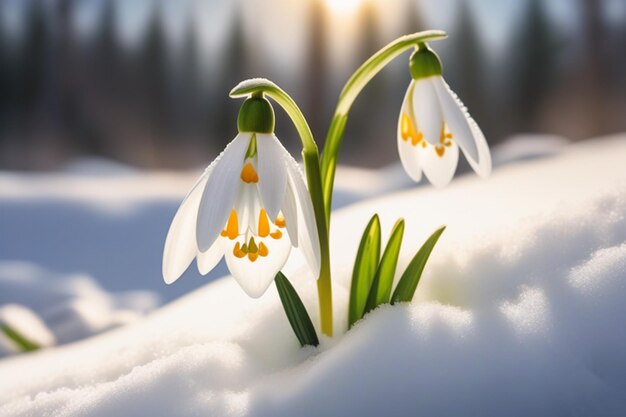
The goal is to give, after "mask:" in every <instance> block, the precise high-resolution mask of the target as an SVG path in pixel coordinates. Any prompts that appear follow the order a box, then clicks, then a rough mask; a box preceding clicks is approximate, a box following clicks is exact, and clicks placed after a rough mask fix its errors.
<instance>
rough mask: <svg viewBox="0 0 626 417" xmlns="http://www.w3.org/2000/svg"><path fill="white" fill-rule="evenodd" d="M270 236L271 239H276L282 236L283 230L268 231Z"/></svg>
mask: <svg viewBox="0 0 626 417" xmlns="http://www.w3.org/2000/svg"><path fill="white" fill-rule="evenodd" d="M270 236H271V237H272V239H277V240H278V239H280V238H281V237H283V232H281V231H280V230H276V231H275V232H274V233H270Z"/></svg>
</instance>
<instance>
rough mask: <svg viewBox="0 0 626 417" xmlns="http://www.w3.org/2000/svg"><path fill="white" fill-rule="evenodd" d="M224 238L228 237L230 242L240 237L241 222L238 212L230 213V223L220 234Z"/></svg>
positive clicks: (232, 211)
mask: <svg viewBox="0 0 626 417" xmlns="http://www.w3.org/2000/svg"><path fill="white" fill-rule="evenodd" d="M220 234H221V235H222V236H224V237H228V238H229V239H230V240H233V239H235V238H236V237H237V236H239V220H237V212H236V211H235V210H231V211H230V216H228V223H226V229H225V230H222V233H220Z"/></svg>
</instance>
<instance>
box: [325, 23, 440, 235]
mask: <svg viewBox="0 0 626 417" xmlns="http://www.w3.org/2000/svg"><path fill="white" fill-rule="evenodd" d="M446 36H447V35H446V33H445V32H443V31H441V30H427V31H423V32H417V33H414V34H412V35H406V36H402V37H400V38H398V39H396V40H395V41H393V42H391V43H390V44H388V45H387V46H385V47H384V48H382V49H381V50H380V51H378V52H377V53H375V54H374V55H372V57H371V58H370V59H368V60H367V61H365V63H364V64H363V65H361V66H360V67H359V69H357V70H356V71H355V72H354V74H353V75H352V77H350V79H349V80H348V82H347V83H346V85H345V86H344V88H343V90H342V91H341V94H340V95H339V100H338V102H337V107H336V109H335V114H334V115H333V119H332V121H331V123H330V127H329V128H328V134H327V135H326V142H325V144H324V150H323V152H322V165H321V169H322V183H323V190H324V203H325V207H324V212H325V215H326V224H327V225H329V226H330V209H331V204H332V196H333V186H334V182H335V169H336V168H337V156H338V154H339V148H340V147H341V142H342V140H343V132H344V130H345V127H346V122H347V120H348V112H349V111H350V108H351V107H352V103H354V100H356V98H357V96H358V95H359V93H360V92H361V90H363V88H364V87H365V86H366V85H367V83H369V82H370V81H371V79H372V78H374V76H375V75H376V74H378V73H379V72H380V70H382V69H383V68H384V67H385V66H386V65H387V64H388V63H389V62H391V61H392V60H393V59H394V58H396V57H397V56H398V55H400V54H402V53H404V52H405V51H407V50H408V49H410V48H413V47H416V46H417V45H418V44H420V43H423V42H427V41H434V40H437V39H443V38H445V37H446Z"/></svg>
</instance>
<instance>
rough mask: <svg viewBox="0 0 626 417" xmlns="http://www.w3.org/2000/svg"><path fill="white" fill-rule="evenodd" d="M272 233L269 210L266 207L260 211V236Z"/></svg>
mask: <svg viewBox="0 0 626 417" xmlns="http://www.w3.org/2000/svg"><path fill="white" fill-rule="evenodd" d="M269 234H270V222H269V220H268V218H267V212H266V211H265V209H261V211H260V212H259V236H260V237H267V235H269Z"/></svg>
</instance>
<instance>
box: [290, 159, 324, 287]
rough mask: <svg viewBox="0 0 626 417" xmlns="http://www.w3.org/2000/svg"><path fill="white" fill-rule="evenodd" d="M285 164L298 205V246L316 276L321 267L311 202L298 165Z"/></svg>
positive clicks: (318, 241)
mask: <svg viewBox="0 0 626 417" xmlns="http://www.w3.org/2000/svg"><path fill="white" fill-rule="evenodd" d="M294 162H295V161H294ZM287 166H288V168H289V183H290V186H291V188H292V190H293V191H294V194H295V195H296V200H297V206H298V247H299V248H300V250H301V251H302V253H303V255H304V258H305V259H306V261H307V264H308V265H309V268H311V271H312V272H313V274H314V275H315V276H316V277H317V276H319V273H320V268H321V250H320V240H319V235H318V233H317V223H316V221H315V212H314V211H313V204H312V203H311V197H310V196H309V191H308V190H307V188H306V185H305V183H304V178H303V176H302V173H301V172H300V168H299V167H298V165H297V164H288V165H287ZM285 220H286V218H285Z"/></svg>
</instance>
